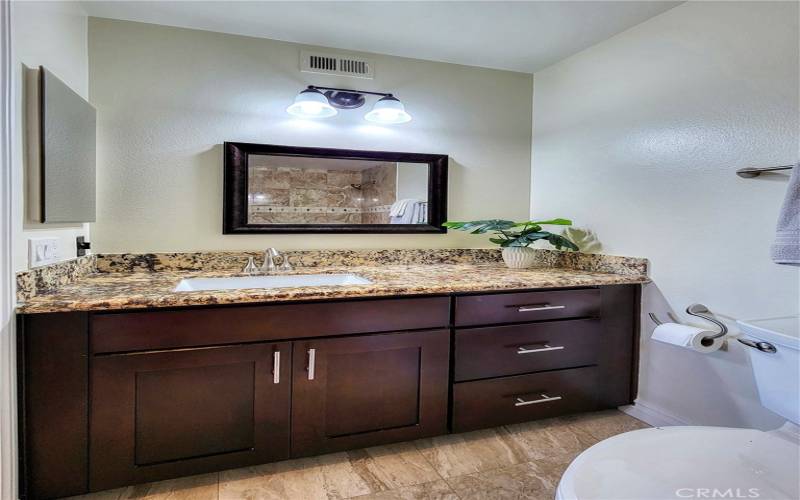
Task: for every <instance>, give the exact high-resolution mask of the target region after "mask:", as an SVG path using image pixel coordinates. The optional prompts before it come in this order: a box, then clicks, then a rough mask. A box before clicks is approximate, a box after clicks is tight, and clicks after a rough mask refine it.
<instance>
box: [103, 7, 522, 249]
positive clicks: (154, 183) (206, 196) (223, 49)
mask: <svg viewBox="0 0 800 500" xmlns="http://www.w3.org/2000/svg"><path fill="white" fill-rule="evenodd" d="M300 49H301V46H300V45H296V44H292V43H285V42H277V41H271V40H265V39H257V38H248V37H241V36H234V35H225V34H219V33H211V32H207V31H197V30H187V29H180V28H171V27H164V26H155V25H149V24H141V23H133V22H125V21H112V20H106V19H94V18H92V19H90V22H89V57H90V95H91V101H92V103H93V104H94V105H95V106H96V107H97V111H98V128H99V134H98V163H97V164H98V179H97V181H98V192H99V198H98V205H97V213H98V217H97V223H96V224H95V225H94V226H93V236H94V238H95V242H96V248H97V249H98V251H103V252H121V251H134V252H137V251H145V252H147V251H170V250H204V249H260V248H265V247H269V246H275V247H277V248H281V249H292V248H297V249H299V248H382V247H405V248H414V247H417V248H426V247H465V246H488V242H487V241H486V239H484V238H480V237H471V236H469V235H466V234H463V233H449V234H447V235H431V234H428V235H402V236H391V235H313V236H308V235H264V236H260V235H228V236H223V235H222V148H221V144H222V142H223V141H242V142H257V143H269V144H285V145H295V146H320V147H335V148H352V149H370V150H388V151H412V152H421V153H443V154H448V155H450V157H451V162H450V192H449V200H450V203H449V217H451V218H454V219H464V218H480V217H508V218H524V217H525V216H526V215H527V212H528V202H529V191H530V182H529V179H530V122H531V111H530V106H531V81H532V77H531V75H526V74H521V73H512V72H504V71H494V70H487V69H480V68H471V67H466V66H458V65H453V64H442V63H434V62H426V61H419V60H413V59H404V58H399V57H388V56H379V55H371V56H370V57H371V58H372V59H373V60H374V61H375V63H376V79H375V80H372V81H369V80H353V79H339V78H335V77H326V76H322V75H310V74H307V73H300V71H299V70H298V66H299V64H298V61H299V51H300ZM308 84H316V85H328V86H348V87H358V88H363V89H364V90H378V91H391V92H395V93H396V94H397V96H398V97H400V98H401V99H402V100H403V101H404V102H405V104H406V106H407V108H408V110H409V112H410V113H411V114H412V115H413V117H414V120H413V121H412V122H411V123H408V124H404V125H401V126H395V127H378V126H373V125H370V124H369V122H366V121H364V120H363V114H364V113H365V112H366V110H355V111H350V112H347V111H343V112H342V113H340V114H339V116H337V117H334V118H331V119H328V120H325V121H303V120H298V119H294V118H292V117H290V116H289V115H287V114H286V112H285V109H286V106H287V105H289V104H290V103H291V102H292V99H293V98H294V96H295V95H296V94H297V92H298V91H300V90H301V89H303V88H304V87H305V86H306V85H308ZM372 102H373V101H370V103H369V104H371V103H372Z"/></svg>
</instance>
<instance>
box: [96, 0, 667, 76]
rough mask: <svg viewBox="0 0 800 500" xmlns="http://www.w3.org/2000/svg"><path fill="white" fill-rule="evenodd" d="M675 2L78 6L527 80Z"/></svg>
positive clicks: (101, 13)
mask: <svg viewBox="0 0 800 500" xmlns="http://www.w3.org/2000/svg"><path fill="white" fill-rule="evenodd" d="M680 3H682V2H667V1H616V2H607V1H587V2H578V1H534V2H464V1H438V2H411V1H408V2H402V1H401V2H397V1H395V2H381V1H366V2H307V1H293V2H292V1H290V2H285V1H284V2H264V1H234V2H221V1H83V2H81V4H82V5H83V7H84V8H85V9H86V12H87V13H88V14H89V15H90V16H96V17H108V18H112V19H125V20H130V21H141V22H146V23H154V24H164V25H168V26H180V27H185V28H196V29H203V30H209V31H218V32H222V33H233V34H239V35H248V36H256V37H262V38H272V39H276V40H285V41H290V42H298V43H303V44H309V45H321V46H325V47H334V48H339V49H349V50H358V51H364V52H376V53H380V54H389V55H396V56H403V57H413V58H417V59H428V60H432V61H442V62H450V63H457V64H466V65H470V66H482V67H487V68H497V69H506V70H513V71H522V72H526V73H533V72H535V71H538V70H540V69H542V68H544V67H547V66H549V65H550V64H553V63H555V62H557V61H560V60H561V59H564V58H566V57H569V56H570V55H572V54H575V53H576V52H579V51H581V50H583V49H585V48H587V47H590V46H591V45H594V44H596V43H597V42H600V41H601V40H605V39H606V38H609V37H611V36H613V35H615V34H617V33H619V32H621V31H624V30H626V29H628V28H630V27H631V26H634V25H636V24H639V23H641V22H642V21H644V20H646V19H648V18H650V17H653V16H655V15H657V14H660V13H662V12H664V11H666V10H668V9H670V8H672V7H675V6H676V5H679V4H680Z"/></svg>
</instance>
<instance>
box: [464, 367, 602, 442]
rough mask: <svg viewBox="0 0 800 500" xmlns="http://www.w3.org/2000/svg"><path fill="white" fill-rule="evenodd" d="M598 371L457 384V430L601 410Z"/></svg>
mask: <svg viewBox="0 0 800 500" xmlns="http://www.w3.org/2000/svg"><path fill="white" fill-rule="evenodd" d="M598 374H599V372H598V369H597V368H596V367H587V368H573V369H570V370H560V371H552V372H543V373H534V374H532V375H518V376H514V377H503V378H496V379H491V380H479V381H476V382H461V383H458V384H454V385H453V431H454V432H463V431H469V430H473V429H480V428H483V427H492V426H497V425H503V424H510V423H517V422H525V421H527V420H535V419H538V418H546V417H554V416H556V415H563V414H567V413H575V412H579V411H590V410H594V409H596V408H597V398H596V393H597V387H598V381H599V380H598V378H599V377H598Z"/></svg>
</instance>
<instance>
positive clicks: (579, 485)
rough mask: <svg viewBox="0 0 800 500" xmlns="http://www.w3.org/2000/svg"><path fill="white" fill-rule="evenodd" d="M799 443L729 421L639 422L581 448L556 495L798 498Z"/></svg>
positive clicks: (649, 499)
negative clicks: (737, 426) (692, 424)
mask: <svg viewBox="0 0 800 500" xmlns="http://www.w3.org/2000/svg"><path fill="white" fill-rule="evenodd" d="M799 468H800V446H798V443H797V442H796V441H793V440H792V439H787V438H786V437H785V436H783V435H781V434H780V433H779V432H778V431H775V432H763V431H757V430H753V429H731V428H725V427H664V428H652V429H641V430H636V431H631V432H626V433H624V434H619V435H617V436H614V437H612V438H609V439H606V440H605V441H601V442H600V443H597V444H596V445H594V446H592V447H591V448H589V449H587V450H586V451H584V452H583V453H581V454H580V455H579V456H578V457H577V458H576V459H575V460H574V461H573V462H572V463H571V464H570V466H569V467H568V468H567V470H566V471H565V472H564V475H563V476H562V478H561V483H560V484H559V486H558V492H557V494H556V498H557V499H558V500H662V499H676V498H678V499H679V498H761V499H775V500H777V499H787V500H797V499H798V498H800V486H798V470H799Z"/></svg>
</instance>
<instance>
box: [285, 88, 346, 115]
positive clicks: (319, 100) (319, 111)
mask: <svg viewBox="0 0 800 500" xmlns="http://www.w3.org/2000/svg"><path fill="white" fill-rule="evenodd" d="M286 112H287V113H289V114H290V115H292V116H297V117H300V118H328V117H330V116H334V115H336V113H337V111H336V108H334V107H333V106H331V104H330V103H329V102H328V98H327V97H325V95H324V94H323V93H322V92H320V91H319V90H317V89H313V88H307V89H305V90H303V91H302V92H300V93H299V94H297V97H295V98H294V103H293V104H292V105H291V106H289V107H288V108H286Z"/></svg>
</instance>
